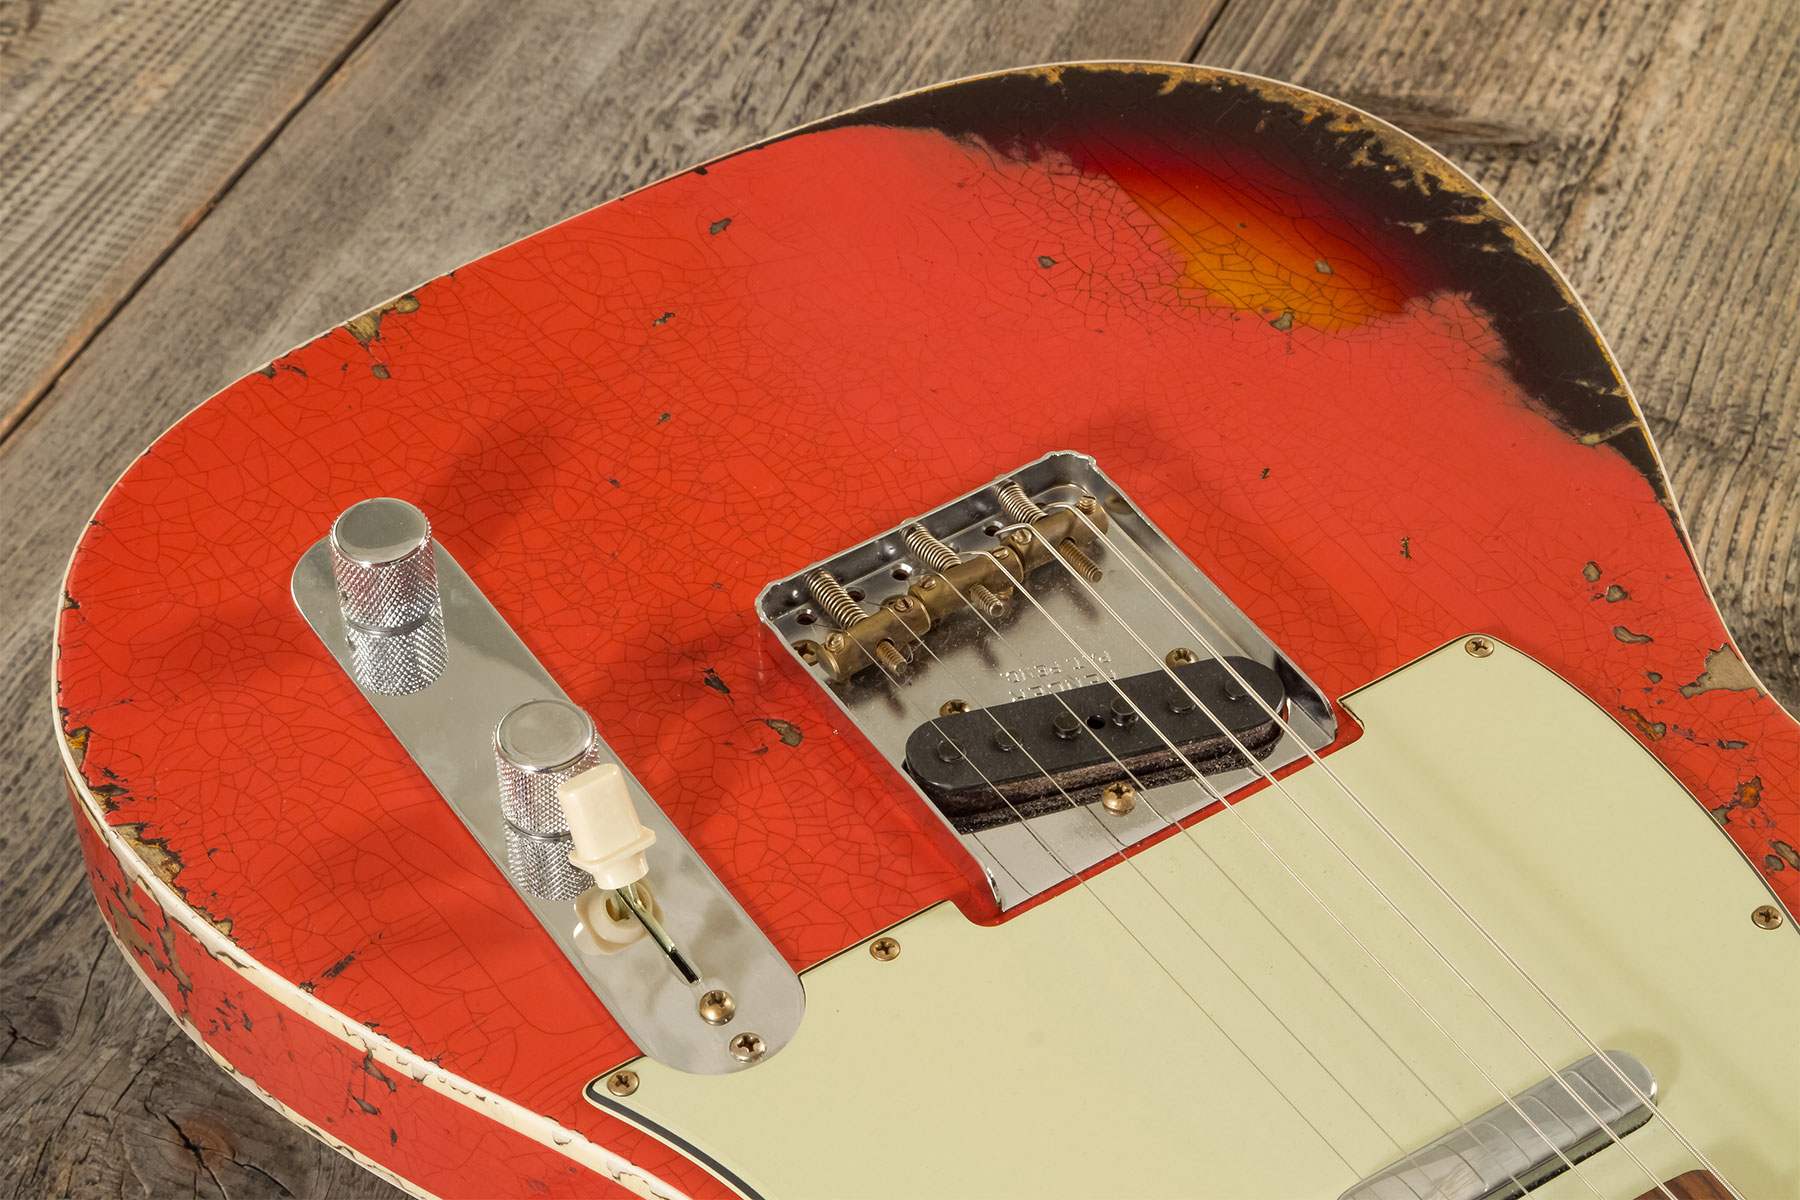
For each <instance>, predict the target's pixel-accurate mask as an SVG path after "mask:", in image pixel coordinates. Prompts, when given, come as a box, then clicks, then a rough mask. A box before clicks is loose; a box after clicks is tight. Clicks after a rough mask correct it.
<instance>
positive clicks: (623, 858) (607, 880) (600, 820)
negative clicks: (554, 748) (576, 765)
mask: <svg viewBox="0 0 1800 1200" xmlns="http://www.w3.org/2000/svg"><path fill="white" fill-rule="evenodd" d="M556 798H557V800H559V801H560V802H561V803H562V810H563V815H564V816H565V817H567V818H568V820H569V839H570V840H571V841H572V842H573V843H574V844H575V848H574V849H573V850H572V851H570V853H569V861H570V862H572V863H574V864H575V865H576V866H577V867H580V868H581V869H582V870H583V871H586V872H587V873H588V874H589V875H592V876H593V877H594V882H595V883H596V884H598V885H599V886H601V887H603V888H622V887H626V886H628V885H630V884H633V883H636V882H637V881H638V880H640V879H642V878H643V877H644V876H645V875H647V874H649V872H650V863H649V861H648V860H646V859H645V857H644V851H646V850H648V849H649V848H650V845H651V843H653V842H655V841H656V833H655V832H654V831H653V830H649V829H645V828H644V826H643V823H642V822H641V821H639V820H638V815H637V808H636V806H635V805H633V804H632V802H631V789H630V788H628V787H627V786H626V784H625V772H623V771H621V770H620V769H619V768H618V766H617V764H615V763H601V764H599V765H598V766H594V767H590V768H588V769H587V770H585V771H583V772H581V773H580V774H578V775H572V776H570V777H569V778H568V779H565V780H563V782H562V783H561V785H559V786H558V787H557V789H556Z"/></svg>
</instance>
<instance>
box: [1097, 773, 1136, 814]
mask: <svg viewBox="0 0 1800 1200" xmlns="http://www.w3.org/2000/svg"><path fill="white" fill-rule="evenodd" d="M1100 807H1102V808H1104V809H1105V810H1106V811H1107V812H1109V813H1111V814H1112V815H1113V816H1115V817H1122V816H1124V815H1126V814H1127V813H1129V812H1130V811H1131V810H1132V809H1134V808H1136V807H1137V789H1136V788H1135V787H1132V786H1131V785H1130V784H1129V783H1125V782H1123V781H1121V782H1119V783H1109V784H1107V785H1106V790H1105V791H1103V792H1101V793H1100Z"/></svg>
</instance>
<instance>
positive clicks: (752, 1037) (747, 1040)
mask: <svg viewBox="0 0 1800 1200" xmlns="http://www.w3.org/2000/svg"><path fill="white" fill-rule="evenodd" d="M729 1049H730V1050H731V1057H733V1058H735V1059H737V1060H738V1061H739V1062H746V1063H753V1062H755V1061H756V1060H757V1059H759V1058H761V1057H762V1056H763V1055H764V1054H766V1053H767V1052H768V1049H769V1047H768V1044H767V1043H765V1042H764V1041H763V1040H762V1035H761V1034H760V1033H740V1034H738V1035H737V1036H736V1037H734V1038H732V1039H731V1043H730V1046H729Z"/></svg>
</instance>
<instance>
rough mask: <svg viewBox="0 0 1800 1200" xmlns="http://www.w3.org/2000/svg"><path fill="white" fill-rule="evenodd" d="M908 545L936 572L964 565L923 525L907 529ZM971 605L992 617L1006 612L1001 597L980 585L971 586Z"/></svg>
mask: <svg viewBox="0 0 1800 1200" xmlns="http://www.w3.org/2000/svg"><path fill="white" fill-rule="evenodd" d="M906 544H907V545H908V546H910V547H912V552H913V553H914V554H916V555H918V556H919V557H920V558H922V559H924V560H925V561H926V563H928V564H929V565H930V567H931V569H932V570H934V571H937V572H940V573H941V572H944V571H947V570H949V569H950V568H951V567H958V566H961V565H962V561H963V556H962V555H960V554H958V553H957V552H956V551H954V550H952V549H951V548H950V547H949V546H947V545H945V544H944V543H943V542H942V541H940V540H938V538H937V537H936V536H935V535H934V534H933V533H932V532H931V530H929V529H927V528H925V526H923V525H919V524H915V525H913V526H911V527H910V528H909V529H907V531H906ZM969 603H970V604H973V605H974V606H975V607H976V608H978V609H980V610H981V611H982V612H984V613H986V614H987V615H988V616H990V617H997V616H999V615H1000V614H1001V613H1003V612H1005V611H1006V605H1005V604H1004V603H1002V602H1001V600H1000V597H998V596H996V595H994V593H993V592H991V591H989V590H988V589H987V587H986V586H985V585H983V584H979V583H971V584H970V585H969Z"/></svg>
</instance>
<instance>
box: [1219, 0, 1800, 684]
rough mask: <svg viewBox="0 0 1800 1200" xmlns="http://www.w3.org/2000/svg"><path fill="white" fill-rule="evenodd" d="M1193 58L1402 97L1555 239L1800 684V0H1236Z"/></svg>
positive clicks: (1784, 672) (1386, 98) (1732, 598)
mask: <svg viewBox="0 0 1800 1200" xmlns="http://www.w3.org/2000/svg"><path fill="white" fill-rule="evenodd" d="M1200 59H1201V61H1204V62H1206V63H1210V64H1213V65H1217V66H1228V67H1238V68H1241V69H1245V70H1251V71H1257V72H1261V73H1264V74H1270V75H1278V76H1282V77H1285V78H1288V79H1291V80H1292V81H1294V82H1295V83H1299V84H1303V85H1305V86H1307V87H1312V88H1316V89H1318V90H1320V91H1323V92H1327V93H1330V94H1333V95H1337V96H1342V97H1345V98H1346V99H1351V100H1355V101H1357V102H1359V103H1361V104H1362V105H1363V106H1364V107H1366V108H1368V109H1370V110H1371V111H1373V112H1375V113H1377V114H1378V115H1381V116H1384V117H1387V118H1388V119H1390V120H1392V121H1394V122H1395V123H1396V124H1398V125H1400V126H1401V127H1402V128H1405V129H1407V130H1409V131H1410V132H1413V133H1415V134H1417V135H1418V136H1420V137H1422V138H1424V139H1425V140H1427V141H1429V142H1431V143H1432V144H1433V145H1435V146H1437V147H1438V148H1439V149H1441V150H1442V151H1444V153H1445V154H1447V155H1449V156H1450V157H1451V158H1452V159H1454V160H1456V161H1457V162H1458V163H1459V164H1460V165H1462V166H1463V167H1464V168H1465V169H1466V170H1468V171H1469V172H1470V174H1472V175H1473V176H1474V177H1475V178H1476V179H1477V180H1478V181H1480V182H1481V183H1482V184H1483V185H1484V186H1486V187H1487V188H1489V189H1490V190H1491V191H1493V192H1494V193H1495V194H1497V195H1498V196H1499V197H1500V199H1501V201H1502V202H1503V203H1505V204H1506V205H1507V207H1508V208H1510V209H1511V210H1512V212H1513V213H1514V214H1515V215H1516V216H1517V217H1518V218H1519V219H1520V221H1521V222H1522V223H1523V224H1524V226H1525V227H1526V228H1527V229H1528V230H1530V231H1531V232H1532V233H1533V234H1534V235H1535V236H1536V237H1537V238H1538V240H1539V241H1541V242H1542V243H1543V244H1544V245H1545V247H1546V248H1547V249H1548V250H1549V251H1550V254H1551V256H1552V257H1553V258H1555V259H1556V261H1557V263H1558V264H1560V265H1561V267H1562V268H1563V270H1564V271H1565V272H1567V273H1568V275H1569V277H1570V279H1571V280H1572V281H1573V283H1574V285H1575V289H1576V291H1577V292H1579V293H1580V294H1581V296H1582V298H1583V299H1584V300H1585V301H1586V302H1587V304H1588V306H1589V308H1590V310H1591V311H1592V312H1593V314H1594V317H1595V320H1596V321H1597V322H1598V323H1599V325H1600V327H1601V329H1603V330H1605V331H1606V334H1607V337H1608V338H1609V339H1610V341H1611V344H1612V347H1613V350H1614V352H1615V353H1616V355H1617V358H1618V361H1619V363H1620V365H1621V366H1622V367H1623V368H1624V371H1625V374H1626V377H1627V378H1628V379H1630V380H1631V382H1632V386H1633V389H1634V390H1635V391H1636V393H1637V397H1638V400H1639V402H1640V404H1642V406H1643V408H1644V411H1645V414H1646V416H1647V417H1648V419H1649V422H1650V426H1651V429H1652V430H1653V432H1654V433H1655V435H1656V438H1657V442H1658V443H1659V445H1660V447H1661V449H1662V454H1663V458H1664V461H1665V463H1666V464H1667V465H1668V468H1669V473H1670V476H1671V478H1672V479H1673V481H1674V487H1675V493H1676V496H1677V497H1678V499H1679V501H1680V503H1681V506H1682V510H1683V512H1684V514H1685V516H1686V518H1687V522H1688V526H1689V528H1690V529H1691V530H1692V531H1693V535H1694V539H1695V544H1696V547H1697V549H1698V551H1699V555H1700V558H1701V561H1702V564H1703V566H1704V569H1705V572H1706V576H1707V578H1708V579H1709V580H1710V581H1711V583H1712V586H1713V591H1714V594H1715V596H1716V597H1717V599H1718V602H1719V607H1720V609H1721V610H1722V611H1723V612H1724V614H1725V619H1726V623H1727V625H1729V626H1730V628H1731V630H1732V631H1733V634H1734V636H1735V637H1736V638H1737V640H1738V643H1739V645H1740V646H1741V647H1742V648H1743V651H1744V653H1745V655H1746V657H1747V658H1748V660H1749V662H1750V665H1751V666H1752V667H1753V668H1755V669H1756V671H1757V672H1758V673H1759V674H1760V675H1761V676H1762V678H1763V680H1764V681H1765V682H1766V683H1767V684H1768V685H1769V687H1770V688H1771V690H1772V691H1773V692H1774V694H1775V695H1776V696H1777V697H1779V698H1780V699H1781V700H1783V701H1784V702H1785V703H1786V704H1788V705H1789V707H1790V708H1791V707H1793V706H1794V705H1796V703H1800V618H1797V617H1796V615H1795V609H1796V602H1797V601H1800V437H1797V432H1800V320H1797V319H1796V318H1797V317H1800V130H1797V129H1796V126H1795V121H1794V117H1793V114H1794V112H1795V111H1796V109H1797V108H1800V7H1797V6H1795V5H1793V4H1791V3H1787V2H1785V0H1771V2H1767V3H1764V2H1757V3H1728V2H1719V3H1714V2H1710V0H1681V2H1667V3H1665V2H1660V0H1640V2H1638V3H1601V4H1586V5H1581V6H1579V7H1568V6H1563V5H1519V4H1510V3H1497V2H1491V0H1473V2H1467V3H1455V4H1444V3H1431V2H1429V0H1419V2H1408V3H1402V4H1387V5H1370V4H1363V3H1358V2H1355V0H1341V2H1337V3H1330V4H1324V3H1321V4H1305V5H1282V6H1275V7H1268V8H1265V7H1262V6H1257V5H1246V4H1232V5H1229V6H1227V8H1226V9H1225V11H1224V13H1223V14H1222V15H1221V17H1220V19H1219V21H1218V22H1217V24H1216V25H1215V26H1214V28H1213V29H1212V30H1211V32H1210V34H1209V36H1208V38H1207V40H1206V44H1205V46H1204V47H1203V49H1202V51H1201V54H1200ZM1696 665H1699V664H1696Z"/></svg>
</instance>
